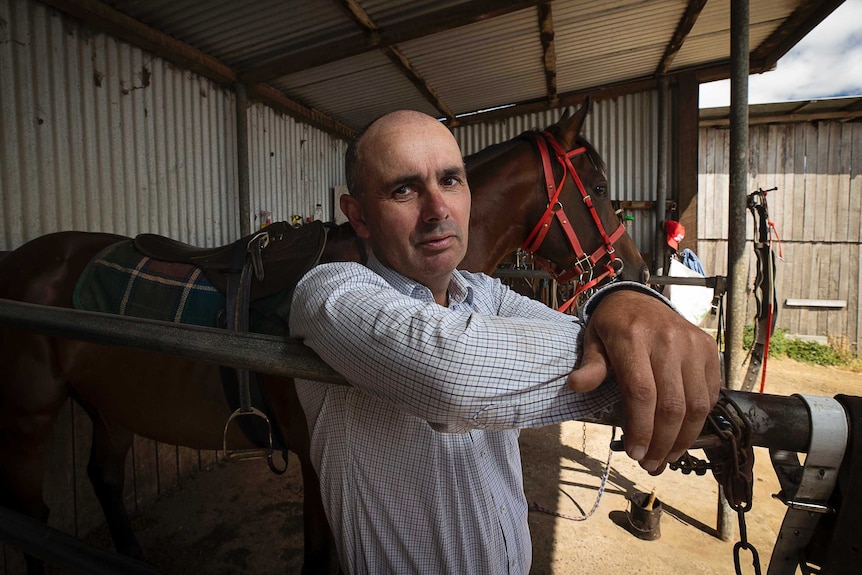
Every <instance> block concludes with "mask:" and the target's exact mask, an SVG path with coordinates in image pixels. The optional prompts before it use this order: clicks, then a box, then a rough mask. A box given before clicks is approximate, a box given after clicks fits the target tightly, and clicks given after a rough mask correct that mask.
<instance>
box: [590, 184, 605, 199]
mask: <svg viewBox="0 0 862 575" xmlns="http://www.w3.org/2000/svg"><path fill="white" fill-rule="evenodd" d="M593 189H594V190H595V192H596V193H597V194H598V195H600V196H604V195H606V194H607V193H608V186H607V185H606V184H599V185H598V186H596V187H595V188H593Z"/></svg>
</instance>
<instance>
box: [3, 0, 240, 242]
mask: <svg viewBox="0 0 862 575" xmlns="http://www.w3.org/2000/svg"><path fill="white" fill-rule="evenodd" d="M0 10H2V12H3V15H2V17H3V19H4V20H6V21H7V22H8V25H7V26H5V27H3V28H0V34H3V35H5V36H6V38H4V41H2V42H0V62H2V64H0V70H2V71H0V76H2V78H3V87H2V90H0V115H2V124H3V129H2V138H3V151H2V154H0V157H2V158H3V161H2V163H0V195H2V198H3V202H2V204H3V216H2V218H3V219H2V234H0V241H2V248H3V249H12V248H14V247H17V246H18V245H20V244H21V243H23V242H24V241H26V240H29V239H32V238H34V237H36V236H40V235H43V234H46V233H49V232H54V231H60V230H88V231H105V232H114V233H118V234H123V235H134V234H137V233H138V232H143V231H147V232H157V233H162V234H165V235H169V236H171V237H174V238H177V239H181V240H184V241H188V242H192V243H196V244H201V245H214V244H218V243H224V242H225V241H226V240H227V239H228V238H231V237H233V236H235V235H236V232H237V230H238V225H237V223H238V222H237V213H238V210H237V202H236V196H237V194H236V190H237V182H236V180H237V179H236V161H235V159H234V158H235V152H234V148H235V145H234V142H235V137H234V131H235V120H234V103H233V96H232V94H231V93H230V92H228V91H226V90H224V89H221V88H218V87H216V86H214V85H213V84H212V83H211V82H209V81H208V80H205V79H203V78H200V77H197V76H194V75H192V74H188V73H186V72H183V71H182V70H178V69H176V68H174V67H173V66H171V65H170V64H168V63H166V62H164V61H162V60H159V59H156V58H153V57H152V56H150V55H148V54H147V53H145V52H143V51H141V50H139V49H137V48H134V47H132V46H130V45H128V44H125V43H123V42H119V41H117V40H115V39H113V38H111V37H109V36H106V35H104V34H93V33H91V32H90V31H88V29H86V28H85V27H83V26H80V25H78V24H77V23H75V22H72V21H70V19H68V18H67V17H65V16H60V15H59V14H58V13H56V12H54V11H52V10H49V9H47V8H45V7H44V6H43V5H41V4H38V3H34V2H24V1H23V0H3V1H2V2H0Z"/></svg>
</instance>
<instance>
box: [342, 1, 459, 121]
mask: <svg viewBox="0 0 862 575" xmlns="http://www.w3.org/2000/svg"><path fill="white" fill-rule="evenodd" d="M333 1H334V2H335V3H336V4H338V5H339V7H341V8H342V9H343V10H344V11H345V12H346V13H347V15H348V16H349V17H350V18H351V19H352V20H353V21H354V23H355V24H356V25H357V26H359V27H360V28H362V29H363V30H364V31H365V32H366V34H367V35H368V36H369V37H371V36H374V35H377V34H379V30H380V28H379V27H378V26H377V24H376V23H375V22H374V19H373V18H372V17H371V16H370V15H369V14H368V13H367V12H366V11H365V9H364V8H362V6H360V5H359V3H358V2H356V0H333ZM380 49H381V51H382V52H383V54H385V55H386V57H387V58H389V59H390V60H391V61H392V63H393V64H395V67H396V68H398V71H399V72H401V74H403V75H404V76H405V77H406V78H407V79H408V80H410V82H411V83H412V84H413V85H414V86H415V87H416V89H417V90H419V92H420V93H421V94H422V96H423V97H424V98H425V99H426V100H428V101H429V102H431V104H432V105H433V106H434V107H435V108H437V110H438V111H439V112H440V114H441V115H443V116H445V117H446V118H447V119H449V120H454V119H455V113H454V112H453V111H452V109H451V108H450V107H449V106H448V105H447V104H446V102H444V101H443V99H442V98H441V97H440V96H439V95H438V94H437V92H436V91H435V90H434V88H432V87H431V86H430V85H429V84H428V82H427V81H426V80H425V79H424V78H422V76H421V75H420V74H419V72H417V71H416V69H415V68H414V67H413V64H411V63H410V60H409V59H408V58H407V57H406V56H405V55H404V54H403V53H402V52H401V51H400V50H399V49H398V48H396V47H395V46H381V48H380Z"/></svg>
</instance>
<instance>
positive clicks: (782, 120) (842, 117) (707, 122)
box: [698, 110, 862, 128]
mask: <svg viewBox="0 0 862 575" xmlns="http://www.w3.org/2000/svg"><path fill="white" fill-rule="evenodd" d="M860 117H862V110H856V111H851V110H843V111H842V110H836V111H831V112H801V113H793V112H791V113H788V114H781V113H776V114H770V115H763V116H758V115H755V114H752V115H750V116H749V117H748V123H749V124H750V125H752V126H757V125H760V124H790V123H798V122H816V121H822V120H834V121H840V122H847V121H851V120H858V119H859V118H860ZM729 125H730V119H729V118H728V117H727V116H724V117H721V118H709V119H704V120H700V121H699V122H698V126H700V127H701V128H714V127H723V126H729Z"/></svg>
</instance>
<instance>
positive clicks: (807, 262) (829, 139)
mask: <svg viewBox="0 0 862 575" xmlns="http://www.w3.org/2000/svg"><path fill="white" fill-rule="evenodd" d="M729 141H730V132H729V131H728V130H727V129H726V128H719V127H709V128H701V129H700V134H699V153H698V163H699V169H698V172H699V173H698V238H697V254H698V257H699V258H700V259H701V261H702V262H703V263H704V267H705V268H706V272H707V275H714V274H718V275H725V274H726V273H727V234H728V222H727V220H728V207H727V197H728V187H729V175H728V174H729ZM749 143H750V147H749V186H748V192H752V191H754V190H756V189H758V188H763V189H769V188H772V187H775V186H777V187H778V190H776V191H774V192H770V193H769V194H768V196H767V200H768V207H769V216H770V220H772V221H773V222H774V223H775V227H776V229H777V232H778V235H779V237H780V239H781V241H780V245H779V244H778V243H777V242H775V241H774V243H773V248H774V249H775V250H776V251H777V250H778V249H781V251H782V252H783V260H779V261H778V263H777V271H776V285H777V287H778V300H777V303H778V306H777V307H778V327H779V328H782V329H784V330H786V331H787V332H788V333H790V334H799V335H805V336H819V337H821V338H833V339H835V338H837V339H841V340H843V341H844V342H845V343H846V344H847V345H849V346H850V348H851V349H852V351H855V352H857V353H858V352H859V349H860V335H862V334H860V329H859V325H860V323H862V316H860V305H859V303H860V302H859V291H860V284H862V265H860V264H862V250H860V243H862V231H860V228H862V177H860V173H859V172H860V164H862V122H837V121H823V122H806V123H792V124H791V123H788V124H769V125H761V126H752V127H751V128H749ZM746 238H747V240H748V242H749V248H748V249H746V255H747V258H748V263H747V269H748V271H749V282H748V288H747V295H748V297H747V311H746V317H748V318H751V317H753V315H754V309H755V308H754V305H755V301H754V297H753V286H754V277H755V273H756V269H755V266H756V258H755V256H754V250H753V243H752V242H753V239H754V219H753V217H752V216H751V213H750V212H747V225H746ZM788 299H791V300H792V299H797V300H842V301H845V302H846V305H845V306H844V307H843V308H838V307H817V306H813V305H812V306H795V305H791V306H788V305H786V303H785V302H786V301H787V300H788Z"/></svg>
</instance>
